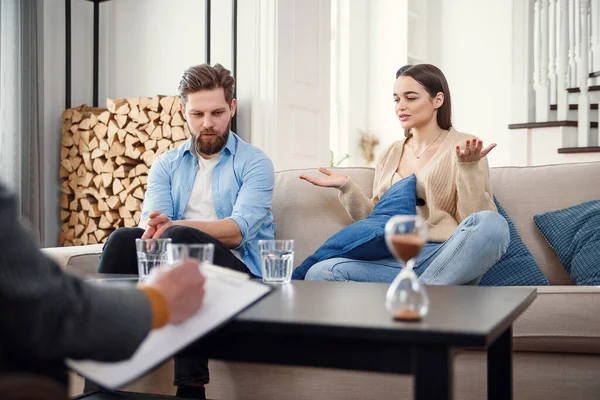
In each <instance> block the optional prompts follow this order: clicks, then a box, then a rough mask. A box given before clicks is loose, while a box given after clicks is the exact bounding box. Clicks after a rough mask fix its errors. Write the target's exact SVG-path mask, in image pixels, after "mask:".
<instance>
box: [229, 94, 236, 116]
mask: <svg viewBox="0 0 600 400" xmlns="http://www.w3.org/2000/svg"><path fill="white" fill-rule="evenodd" d="M229 109H230V110H231V118H233V116H234V115H235V111H236V110H237V100H236V99H233V100H231V106H229Z"/></svg>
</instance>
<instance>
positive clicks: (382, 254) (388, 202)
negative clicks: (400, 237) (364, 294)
mask: <svg viewBox="0 0 600 400" xmlns="http://www.w3.org/2000/svg"><path fill="white" fill-rule="evenodd" d="M416 184H417V178H416V177H415V175H414V174H413V175H411V176H409V177H407V178H404V179H402V180H400V181H398V182H396V183H395V184H393V185H392V187H390V188H389V189H388V190H387V191H386V192H385V193H384V195H383V196H381V200H379V203H377V204H376V205H375V208H374V209H373V212H372V213H371V215H369V216H368V217H367V218H365V219H362V220H360V221H357V222H355V223H353V224H351V225H348V226H346V227H345V228H342V229H341V230H339V231H338V232H336V233H335V234H334V235H333V236H331V237H330V238H329V239H327V240H326V241H325V243H323V244H322V245H321V247H319V248H318V249H317V251H316V252H315V253H314V254H313V255H311V256H309V257H308V258H307V259H306V260H304V261H303V262H302V264H300V265H299V266H298V267H297V268H296V269H295V270H294V274H293V275H292V277H293V278H294V279H304V277H305V276H306V273H307V272H308V270H309V268H310V267H312V266H313V265H314V264H316V263H317V262H319V261H323V260H327V259H330V258H335V257H345V258H352V259H355V260H364V261H370V260H380V259H382V258H387V257H391V253H390V250H389V249H388V247H387V245H386V243H385V234H384V228H385V224H386V223H387V222H388V220H389V219H390V218H391V217H393V216H394V215H399V214H403V215H414V214H415V213H416V211H417V210H416V197H417V188H416Z"/></svg>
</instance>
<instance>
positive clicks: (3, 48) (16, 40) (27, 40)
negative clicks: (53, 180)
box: [0, 0, 44, 241]
mask: <svg viewBox="0 0 600 400" xmlns="http://www.w3.org/2000/svg"><path fill="white" fill-rule="evenodd" d="M40 7H41V4H40V3H39V0H0V180H1V181H2V182H3V183H4V184H7V185H8V186H10V187H11V188H12V189H14V190H15V191H16V193H17V194H18V196H19V200H20V211H21V214H22V216H23V217H25V218H26V219H27V220H29V223H30V224H31V226H32V228H33V230H34V232H35V233H36V234H37V235H38V239H39V240H40V241H43V239H44V238H43V232H44V216H43V204H42V202H43V197H42V196H43V193H44V191H43V182H42V177H43V173H42V166H43V165H44V160H43V151H42V150H43V148H42V143H43V142H42V129H41V128H42V125H41V118H40V115H41V114H40V98H41V97H42V96H41V95H42V90H41V87H42V85H41V81H40V80H39V76H40V72H41V65H42V62H41V57H40V54H41V53H40V50H41V49H42V47H41V44H40V40H39V33H40V32H41V29H42V24H41V22H42V21H41V15H40V14H41V13H40Z"/></svg>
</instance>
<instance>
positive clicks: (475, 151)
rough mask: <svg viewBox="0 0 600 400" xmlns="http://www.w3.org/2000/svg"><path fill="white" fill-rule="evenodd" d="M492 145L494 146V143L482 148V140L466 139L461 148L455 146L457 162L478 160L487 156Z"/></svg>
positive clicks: (492, 147)
mask: <svg viewBox="0 0 600 400" xmlns="http://www.w3.org/2000/svg"><path fill="white" fill-rule="evenodd" d="M494 147H496V143H492V144H490V145H489V146H488V147H486V148H485V149H484V148H483V141H482V140H477V139H472V140H467V141H466V142H465V147H464V148H463V149H461V147H460V146H456V157H457V158H458V162H475V161H479V160H481V159H482V158H483V157H485V156H487V155H488V153H489V152H490V151H492V150H493V149H494Z"/></svg>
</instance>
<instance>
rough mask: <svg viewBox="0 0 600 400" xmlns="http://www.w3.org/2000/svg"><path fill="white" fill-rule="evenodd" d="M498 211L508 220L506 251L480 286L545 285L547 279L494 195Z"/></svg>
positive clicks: (487, 273)
mask: <svg viewBox="0 0 600 400" xmlns="http://www.w3.org/2000/svg"><path fill="white" fill-rule="evenodd" d="M494 203H496V207H497V208H498V212H499V213H500V215H502V216H503V217H504V218H505V219H506V222H508V229H509V231H510V242H509V244H508V249H506V253H504V255H502V257H501V258H500V260H498V262H497V263H496V264H494V265H493V266H492V268H490V269H489V270H488V272H486V273H485V275H483V277H482V278H481V281H480V282H479V285H480V286H546V285H548V280H547V279H546V277H545V276H544V273H543V272H542V271H541V270H540V267H539V266H538V265H537V263H536V262H535V260H534V259H533V256H532V255H531V253H530V252H529V249H528V248H527V246H525V243H523V240H522V239H521V237H520V236H519V233H518V232H517V228H515V225H514V224H513V223H512V221H511V220H510V218H508V215H507V214H506V211H504V208H502V206H501V205H500V203H499V202H498V199H496V196H494Z"/></svg>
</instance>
